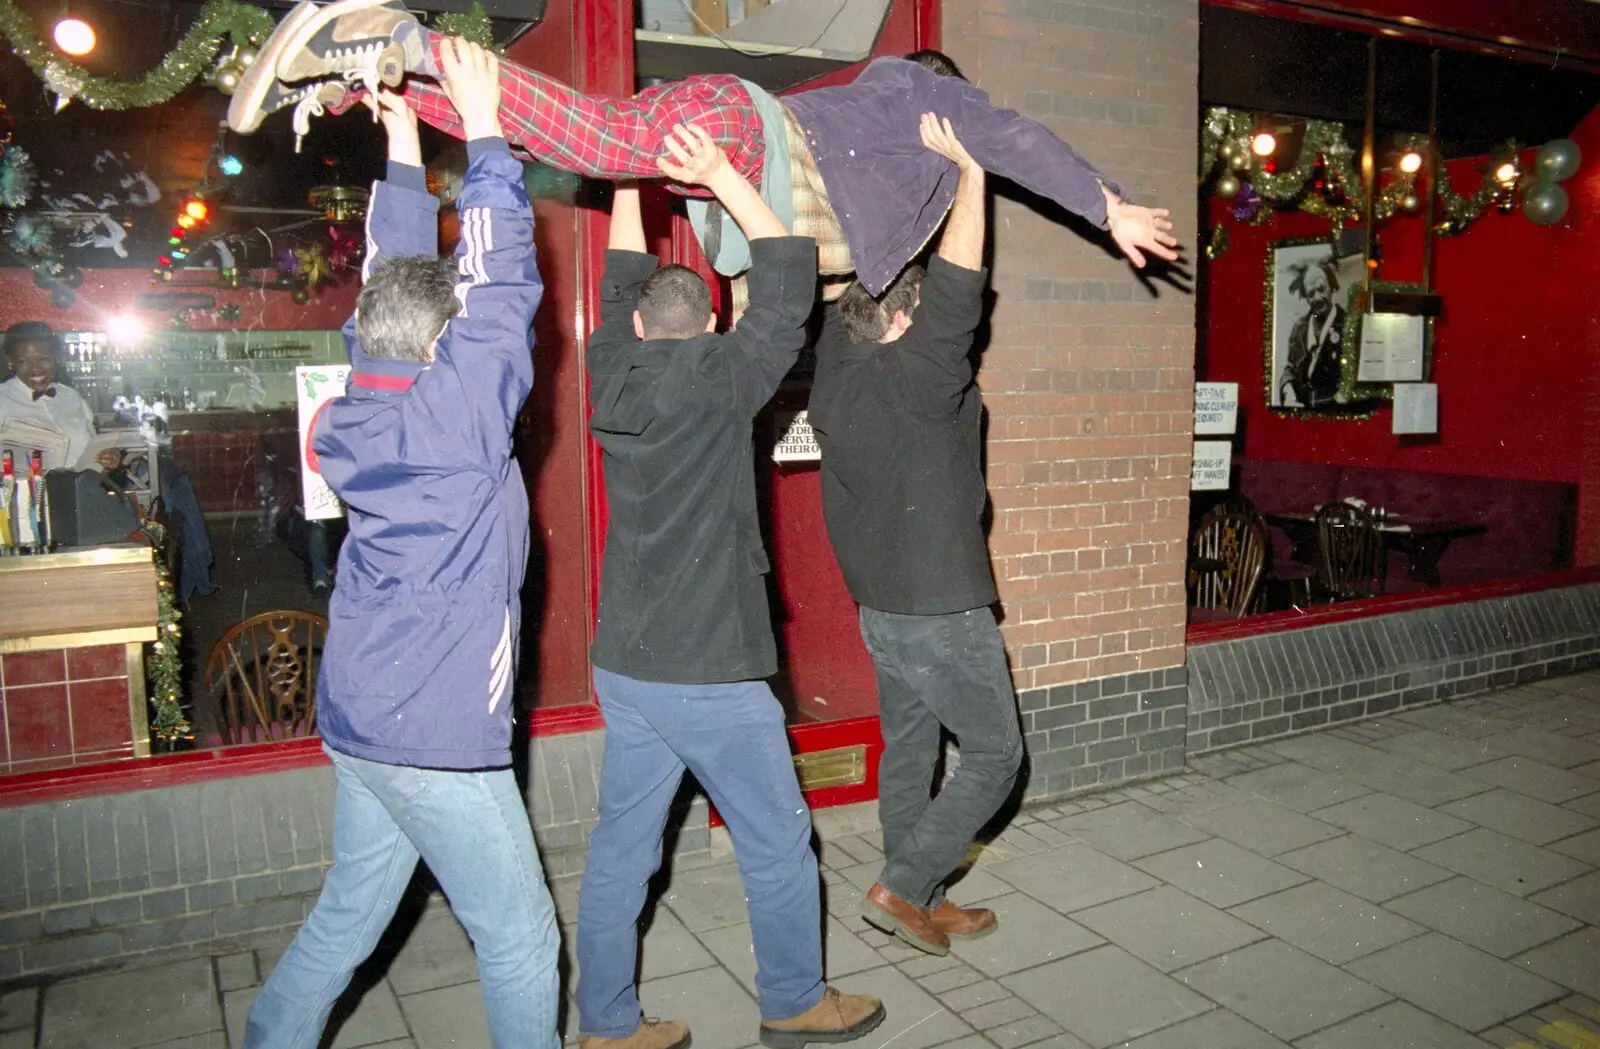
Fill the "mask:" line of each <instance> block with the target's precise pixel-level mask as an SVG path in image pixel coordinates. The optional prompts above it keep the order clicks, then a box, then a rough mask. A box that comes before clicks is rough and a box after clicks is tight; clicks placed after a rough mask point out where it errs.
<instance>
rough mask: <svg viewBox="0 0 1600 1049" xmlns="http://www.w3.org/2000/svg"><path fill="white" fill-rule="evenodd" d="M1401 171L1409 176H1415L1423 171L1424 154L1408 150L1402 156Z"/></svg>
mask: <svg viewBox="0 0 1600 1049" xmlns="http://www.w3.org/2000/svg"><path fill="white" fill-rule="evenodd" d="M1400 170H1401V171H1404V172H1405V173H1406V174H1407V175H1415V174H1416V173H1417V172H1419V171H1421V170H1422V154H1421V153H1418V152H1417V151H1416V150H1414V149H1412V150H1407V151H1406V152H1405V153H1403V154H1401V156H1400Z"/></svg>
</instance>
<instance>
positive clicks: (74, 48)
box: [55, 18, 95, 58]
mask: <svg viewBox="0 0 1600 1049" xmlns="http://www.w3.org/2000/svg"><path fill="white" fill-rule="evenodd" d="M55 39H56V47H57V48H59V49H60V50H61V53H62V54H64V55H72V56H73V57H74V58H76V57H78V56H81V55H86V54H88V53H89V52H90V51H93V50H94V44H95V39H94V27H93V26H91V25H89V23H88V22H85V21H84V20H83V19H81V18H63V19H62V20H61V21H59V22H57V23H56V31H55Z"/></svg>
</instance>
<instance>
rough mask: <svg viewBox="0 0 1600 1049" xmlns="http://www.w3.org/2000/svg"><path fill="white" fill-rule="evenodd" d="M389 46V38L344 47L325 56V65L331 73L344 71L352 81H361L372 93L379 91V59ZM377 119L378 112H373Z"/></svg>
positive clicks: (346, 77)
mask: <svg viewBox="0 0 1600 1049" xmlns="http://www.w3.org/2000/svg"><path fill="white" fill-rule="evenodd" d="M388 46H389V41H388V40H374V41H372V42H370V43H366V44H361V45H360V46H357V47H342V48H336V49H334V50H332V51H329V52H328V53H327V54H326V55H324V56H323V65H324V67H325V68H326V69H327V71H328V72H330V73H342V74H343V75H344V78H345V79H346V80H348V81H350V82H351V83H359V84H360V85H361V86H362V87H364V88H366V89H367V91H368V92H369V93H370V94H377V93H378V86H379V83H380V77H379V75H378V59H379V58H381V57H382V56H383V52H384V49H385V48H387V47H388ZM373 119H374V120H376V119H377V113H376V112H374V113H373Z"/></svg>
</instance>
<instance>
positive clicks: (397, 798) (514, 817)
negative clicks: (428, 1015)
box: [244, 749, 561, 1049]
mask: <svg viewBox="0 0 1600 1049" xmlns="http://www.w3.org/2000/svg"><path fill="white" fill-rule="evenodd" d="M328 755H329V757H331V758H332V759H333V770H334V773H335V775H336V776H337V777H338V781H339V789H338V794H337V796H336V797H335V799H334V810H333V849H334V864H333V866H332V867H331V868H329V870H328V873H327V876H326V877H325V878H324V879H323V882H322V895H321V896H319V897H318V898H317V905H316V906H315V907H314V908H312V911H311V914H310V916H309V917H307V918H306V922H305V924H304V925H303V926H301V928H300V932H299V933H298V934H297V935H296V936H295V938H294V942H293V943H291V944H290V945H289V949H288V951H286V952H285V953H284V955H283V960H282V961H280V962H279V963H278V967H277V969H275V970H274V971H273V973H272V976H271V978H270V979H268V980H267V983H266V986H264V987H263V988H261V993H260V994H259V995H258V996H257V998H256V1001H255V1005H254V1006H252V1007H251V1009H250V1020H249V1023H248V1025H247V1026H246V1028H245V1035H244V1044H245V1047H246V1049H315V1047H316V1045H317V1043H318V1041H319V1040H320V1039H321V1037H322V1028H323V1026H324V1025H325V1024H326V1023H327V1022H328V1013H329V1012H330V1011H331V1010H332V1008H333V1004H334V1002H335V1000H337V999H338V997H339V995H340V994H342V993H343V992H344V989H345V987H346V985H348V984H349V982H350V977H351V974H352V973H353V972H354V971H355V969H356V966H358V965H360V964H361V962H362V961H364V960H365V959H366V957H367V955H369V954H371V953H372V949H373V948H374V947H375V946H376V945H377V943H378V938H379V937H380V936H382V935H383V931H384V929H385V928H387V927H388V925H389V920H390V919H391V918H393V917H394V912H395V908H396V907H397V906H398V905H399V903H400V897H401V895H402V894H403V893H404V892H405V889H406V885H407V883H409V882H410V881H411V875H412V872H413V871H414V870H415V869H416V866H417V859H418V857H419V856H420V857H421V858H422V859H424V860H426V861H427V863H428V868H429V869H430V870H431V871H432V872H433V874H434V877H435V878H437V879H438V881H439V885H440V886H441V887H442V888H443V889H444V892H445V895H446V896H447V897H449V900H450V906H451V907H452V908H453V909H454V910H455V913H456V917H457V918H459V919H461V924H462V925H464V926H466V929H467V933H468V935H470V936H471V937H472V946H473V950H474V951H476V952H477V956H478V975H479V979H480V980H481V982H482V985H483V1001H484V1010H485V1012H486V1013H487V1014H488V1019H489V1037H490V1041H491V1042H492V1043H493V1045H494V1049H559V1047H560V1045H561V1039H560V1037H559V1036H558V1035H557V1034H556V1008H557V995H558V988H557V981H558V977H557V975H556V955H557V953H558V952H559V950H560V940H559V935H558V933H557V931H556V912H555V906H554V905H553V904H552V903H551V900H550V892H549V890H548V889H547V888H546V887H545V883H544V871H543V870H542V869H541V868H540V866H539V855H538V853H537V852H536V851H535V849H534V845H533V831H532V828H531V827H530V826H529V824H528V810H527V809H526V808H525V807H524V803H523V800H522V795H521V793H520V792H519V791H518V790H517V783H516V779H515V778H514V777H513V775H512V773H511V770H510V769H499V770H494V771H488V772H455V771H444V770H437V769H419V768H411V767H409V766H404V765H384V764H380V763H378V762H374V761H365V760H363V759H361V758H353V757H350V756H349V755H347V754H340V753H338V752H337V751H334V750H331V749H330V750H328Z"/></svg>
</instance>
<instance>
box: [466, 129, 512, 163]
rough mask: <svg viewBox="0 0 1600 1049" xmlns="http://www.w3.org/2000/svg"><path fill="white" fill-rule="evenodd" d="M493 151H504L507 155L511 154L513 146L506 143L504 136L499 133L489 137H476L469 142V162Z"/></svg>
mask: <svg viewBox="0 0 1600 1049" xmlns="http://www.w3.org/2000/svg"><path fill="white" fill-rule="evenodd" d="M491 153H504V154H505V155H506V156H510V155H511V147H510V146H509V145H507V144H506V140H505V139H504V138H501V137H499V136H498V135H494V136H490V137H488V138H475V139H473V140H472V141H471V142H468V143H467V163H468V164H470V163H472V162H473V161H474V160H477V159H478V158H479V157H486V156H489V155H490V154H491Z"/></svg>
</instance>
